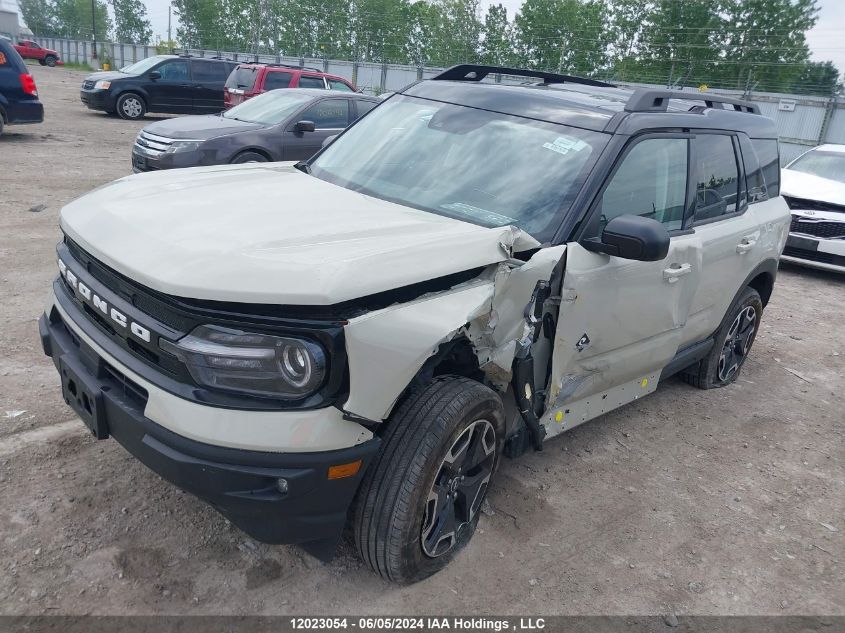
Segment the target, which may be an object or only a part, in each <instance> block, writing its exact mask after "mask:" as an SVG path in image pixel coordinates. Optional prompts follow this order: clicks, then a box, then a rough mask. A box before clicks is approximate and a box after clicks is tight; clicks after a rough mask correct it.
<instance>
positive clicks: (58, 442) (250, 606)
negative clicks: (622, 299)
mask: <svg viewBox="0 0 845 633" xmlns="http://www.w3.org/2000/svg"><path fill="white" fill-rule="evenodd" d="M32 71H33V74H34V75H35V79H36V81H37V84H38V87H39V90H40V93H41V95H42V99H43V101H44V103H45V106H46V121H45V122H44V124H42V125H37V126H21V127H13V126H10V127H8V128H7V134H6V135H4V136H3V137H2V138H0V192H2V195H0V289H2V296H3V297H4V301H3V302H2V304H0V349H2V350H3V352H2V357H0V508H2V512H0V613H3V614H43V613H47V614H59V613H67V614H88V613H91V614H158V613H169V614H191V613H205V614H247V613H257V614H277V613H325V612H335V613H438V614H442V613H466V612H476V613H486V614H492V613H499V614H505V613H507V614H518V613H538V612H539V613H546V614H654V613H659V614H666V613H668V612H670V611H671V612H674V613H678V614H791V615H795V614H806V615H822V614H824V615H834V614H838V615H845V567H844V566H843V562H845V547H844V546H843V545H844V544H845V540H844V539H843V535H844V534H845V467H844V466H843V453H844V452H845V451H844V450H843V447H845V442H844V441H843V439H845V438H843V417H844V416H843V411H845V395H844V394H845V378H843V376H845V349H843V348H845V344H843V342H845V328H843V327H842V321H843V314H845V312H844V311H843V305H845V277H841V276H836V275H832V274H826V273H821V272H814V271H810V270H805V269H801V268H791V267H790V268H783V269H782V270H781V274H780V276H779V278H778V283H777V286H776V288H775V292H774V296H773V297H772V301H771V303H770V305H769V306H768V309H767V310H766V314H765V315H764V318H763V323H762V329H761V331H760V335H759V336H758V338H757V342H756V344H755V346H754V351H753V353H752V355H751V357H750V358H749V361H748V363H747V364H746V366H745V369H744V370H743V374H742V376H741V378H740V380H739V381H738V382H737V383H736V384H734V385H732V386H730V387H728V388H726V389H722V390H716V391H709V392H704V391H699V390H696V389H694V388H692V387H689V386H687V385H684V384H682V383H680V382H679V381H677V380H670V381H668V382H667V383H666V384H664V385H662V386H661V387H660V389H658V391H657V392H656V393H655V394H654V395H652V396H649V397H648V398H645V399H643V400H641V401H638V402H636V403H634V404H632V405H629V406H627V407H624V408H622V409H620V410H618V411H616V412H613V413H611V414H608V415H605V416H603V417H602V418H601V419H599V420H596V421H594V422H592V423H590V424H588V425H585V426H583V427H581V428H578V429H576V430H575V431H573V432H570V433H567V434H565V435H563V436H561V437H559V438H556V439H554V440H552V441H550V442H549V443H548V444H547V448H546V450H545V451H543V452H542V453H535V454H531V455H526V456H524V457H523V458H521V459H519V460H516V461H506V462H505V463H504V465H503V468H502V469H501V471H500V472H499V474H498V476H497V479H496V480H495V482H494V488H493V489H492V491H491V494H490V508H489V510H488V512H487V513H485V516H483V517H482V519H481V523H480V526H479V530H478V532H477V533H476V536H475V538H474V539H473V541H472V543H471V544H470V546H469V547H468V548H467V549H466V550H465V551H464V552H462V553H461V554H460V555H459V556H458V558H457V560H455V561H454V562H453V564H452V565H451V566H450V567H449V568H448V569H446V570H445V571H444V572H442V573H440V574H439V575H437V576H435V577H433V578H430V579H428V580H426V581H424V582H421V583H419V584H417V585H415V586H412V587H401V588H400V587H394V586H391V585H388V584H386V583H383V582H382V581H381V580H379V579H378V578H377V577H376V576H375V575H373V574H372V573H370V572H369V571H368V570H367V569H366V568H365V567H363V566H362V564H361V563H360V562H359V561H358V560H357V559H356V558H355V556H354V552H353V550H352V549H351V547H350V546H349V545H348V544H346V545H344V546H343V547H342V548H341V550H340V552H339V555H338V556H337V557H336V558H335V560H334V561H332V562H331V563H329V564H323V563H320V562H319V561H317V560H316V559H314V558H312V557H310V556H309V555H307V554H305V553H303V552H302V551H301V550H299V549H297V548H295V547H278V546H266V545H262V544H258V543H255V542H253V541H251V540H249V539H248V538H246V537H245V536H244V535H243V534H242V533H240V532H239V531H238V530H236V529H234V528H233V527H232V526H230V525H229V524H228V523H227V522H226V521H225V520H224V519H223V518H221V517H220V516H219V515H218V514H217V513H216V512H214V511H213V510H211V509H210V508H208V507H206V506H205V505H204V504H202V503H200V502H199V501H197V500H195V499H193V498H192V497H190V496H189V495H187V494H184V493H182V492H180V491H179V490H177V489H176V488H174V487H173V486H171V485H170V484H168V483H166V482H164V481H162V480H161V479H159V478H158V477H157V476H156V475H154V474H153V473H151V472H149V471H148V470H146V469H145V468H144V467H143V466H142V465H141V464H140V463H138V462H137V461H135V460H134V459H133V458H132V457H130V456H129V455H128V454H127V453H126V452H125V451H124V450H123V449H122V448H121V447H120V446H119V445H117V443H115V442H113V441H106V442H99V443H98V442H96V441H94V440H93V439H92V438H91V437H90V435H89V434H88V433H87V432H86V431H85V430H83V425H82V423H81V422H79V421H76V420H74V416H73V414H72V412H71V411H70V410H69V409H68V408H66V407H65V406H64V404H63V403H62V400H61V398H60V392H59V382H58V377H57V375H56V372H55V370H54V368H53V366H52V363H51V362H50V360H49V359H47V358H46V357H45V356H43V355H42V353H41V350H40V345H39V342H38V335H37V328H36V319H37V317H38V316H39V314H40V312H41V311H42V309H43V306H44V304H45V302H46V297H47V294H48V290H49V287H50V283H51V280H52V278H53V277H54V276H55V274H56V269H55V262H54V245H55V243H56V242H57V241H58V240H59V231H58V228H57V217H58V213H59V209H60V208H61V206H62V205H63V204H65V203H66V202H68V201H69V200H71V199H72V198H74V197H76V196H79V195H81V194H83V193H85V192H87V191H89V190H91V189H93V188H94V187H96V186H98V185H100V184H102V183H105V182H107V181H110V180H112V179H115V178H119V177H121V176H125V175H127V174H128V173H130V166H129V159H130V147H131V144H132V139H133V137H134V136H135V134H136V133H137V131H138V130H139V129H140V128H141V127H142V125H143V123H131V122H126V121H121V120H119V119H116V118H111V117H108V116H106V115H104V114H101V113H95V112H90V111H87V110H85V109H84V108H83V107H82V105H81V104H80V103H79V97H78V87H79V84H80V82H81V80H82V77H83V73H81V72H78V71H73V70H68V69H61V68H54V69H50V68H41V67H38V66H35V67H33V68H32ZM16 411H24V413H22V414H20V415H14V412H16ZM7 412H9V413H7Z"/></svg>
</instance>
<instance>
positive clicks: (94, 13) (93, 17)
mask: <svg viewBox="0 0 845 633" xmlns="http://www.w3.org/2000/svg"><path fill="white" fill-rule="evenodd" d="M91 59H97V0H91Z"/></svg>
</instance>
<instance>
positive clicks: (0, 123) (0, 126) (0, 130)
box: [0, 112, 5, 136]
mask: <svg viewBox="0 0 845 633" xmlns="http://www.w3.org/2000/svg"><path fill="white" fill-rule="evenodd" d="M4 125H5V121H4V120H3V112H0V136H3V127H4Z"/></svg>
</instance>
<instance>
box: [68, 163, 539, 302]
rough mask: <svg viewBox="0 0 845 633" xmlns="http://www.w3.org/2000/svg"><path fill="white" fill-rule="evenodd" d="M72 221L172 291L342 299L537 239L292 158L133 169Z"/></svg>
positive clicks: (251, 298)
mask: <svg viewBox="0 0 845 633" xmlns="http://www.w3.org/2000/svg"><path fill="white" fill-rule="evenodd" d="M61 226H62V230H63V231H64V232H65V233H66V234H67V235H68V236H69V237H70V238H71V239H73V240H74V241H76V242H77V243H78V244H79V245H80V246H81V247H82V248H84V249H85V250H87V251H88V252H90V253H91V254H92V255H94V256H95V257H97V258H98V259H100V260H101V261H102V262H103V263H105V264H107V265H108V266H110V267H112V268H114V269H115V270H117V271H118V272H120V273H123V274H124V275H126V276H127V277H129V278H130V279H133V280H135V281H137V282H138V283H141V284H143V285H145V286H147V287H149V288H153V289H154V290H158V291H160V292H163V293H166V294H169V295H175V296H178V297H187V298H195V299H211V300H217V301H235V302H247V303H275V304H300V305H330V304H334V303H338V302H341V301H345V300H348V299H355V298H358V297H362V296H366V295H369V294H373V293H377V292H381V291H384V290H391V289H393V288H398V287H401V286H406V285H409V284H413V283H418V282H421V281H425V280H428V279H433V278H436V277H442V276H444V275H448V274H450V273H454V272H460V271H463V270H468V269H471V268H475V267H480V266H485V265H488V264H492V263H495V262H498V261H503V260H504V259H506V258H507V257H508V255H507V253H506V251H505V249H504V248H502V247H501V246H500V243H504V244H505V245H508V246H509V245H511V244H512V243H513V242H514V239H520V240H521V241H522V242H523V244H525V243H526V242H534V243H533V245H537V244H536V242H535V241H534V240H533V239H532V238H530V237H529V236H527V235H526V234H524V233H521V232H519V231H517V230H516V229H513V228H512V227H504V228H497V229H489V228H484V227H480V226H476V225H473V224H469V223H467V222H461V221H459V220H454V219H451V218H446V217H442V216H439V215H435V214H433V213H426V212H424V211H418V210H416V209H411V208H408V207H404V206H401V205H398V204H393V203H391V202H386V201H383V200H379V199H377V198H373V197H370V196H366V195H363V194H359V193H356V192H353V191H350V190H348V189H344V188H342V187H338V186H336V185H333V184H330V183H328V182H325V181H323V180H320V179H318V178H314V177H312V176H309V175H306V174H304V173H302V172H300V171H298V170H297V169H295V168H293V167H292V165H291V164H290V163H283V164H280V163H275V164H259V165H238V166H222V167H206V168H196V169H175V170H169V171H162V172H153V173H147V174H139V175H137V176H128V177H126V178H122V179H120V180H117V181H115V182H113V183H110V184H108V185H105V186H103V187H101V188H99V189H96V190H94V191H93V192H91V193H89V194H87V195H85V196H83V197H81V198H78V199H77V200H74V201H73V202H71V203H70V204H68V205H67V206H66V207H64V208H63V209H62V213H61Z"/></svg>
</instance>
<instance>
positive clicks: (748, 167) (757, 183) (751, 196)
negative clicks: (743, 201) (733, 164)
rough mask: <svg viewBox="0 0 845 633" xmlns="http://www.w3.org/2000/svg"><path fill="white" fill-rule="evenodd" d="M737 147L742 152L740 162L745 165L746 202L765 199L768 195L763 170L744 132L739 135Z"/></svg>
mask: <svg viewBox="0 0 845 633" xmlns="http://www.w3.org/2000/svg"><path fill="white" fill-rule="evenodd" d="M739 149H740V153H741V154H742V163H743V165H744V166H745V182H746V184H747V185H748V202H749V203H751V204H753V203H755V202H762V201H763V200H767V199H768V197H769V195H768V193H767V191H766V181H765V180H764V179H763V170H762V169H760V161H759V160H758V158H757V152H755V151H754V147H753V146H752V145H751V139H749V138H748V137H747V136H746V135H745V134H740V135H739Z"/></svg>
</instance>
